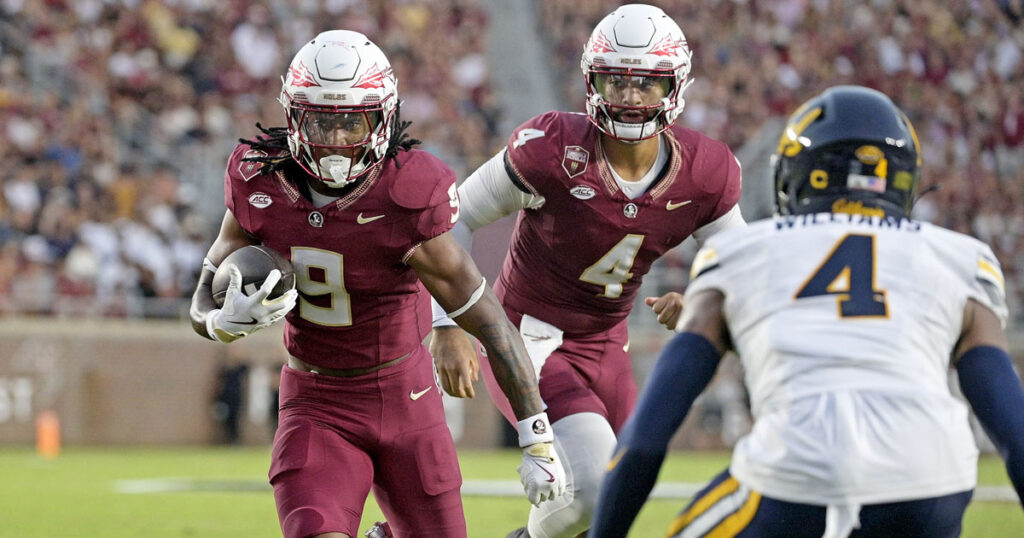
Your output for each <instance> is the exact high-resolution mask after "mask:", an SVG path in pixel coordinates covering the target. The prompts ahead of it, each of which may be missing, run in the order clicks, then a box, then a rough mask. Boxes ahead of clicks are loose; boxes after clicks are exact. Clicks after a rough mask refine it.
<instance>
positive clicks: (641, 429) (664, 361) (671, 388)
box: [588, 333, 721, 538]
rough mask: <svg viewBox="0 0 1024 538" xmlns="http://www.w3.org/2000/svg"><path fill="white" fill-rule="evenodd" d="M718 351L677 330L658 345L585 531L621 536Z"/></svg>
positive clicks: (710, 374) (704, 384)
mask: <svg viewBox="0 0 1024 538" xmlns="http://www.w3.org/2000/svg"><path fill="white" fill-rule="evenodd" d="M720 357H721V355H720V354H719V353H718V351H717V350H716V349H715V347H714V346H713V345H712V344H711V342H709V341H708V340H707V339H706V338H704V337H703V336H700V335H698V334H694V333H682V334H678V335H676V336H675V337H673V338H672V340H670V341H669V343H668V345H666V346H665V349H664V350H662V352H661V356H660V357H659V358H658V363H657V364H656V365H655V367H654V370H653V371H652V372H651V376H650V382H649V383H648V385H647V388H645V389H644V393H643V395H642V396H641V397H640V401H639V403H638V404H637V407H636V410H635V411H634V412H633V415H632V416H631V417H630V419H629V420H628V421H627V422H626V425H625V426H624V427H623V430H622V434H621V435H620V436H619V444H618V447H617V448H616V450H615V455H614V456H613V457H612V461H611V462H610V463H609V464H608V467H609V470H608V474H606V475H605V478H604V481H603V482H602V483H601V492H600V494H599V496H598V501H597V509H596V510H595V516H594V522H593V526H592V527H591V528H590V534H589V535H588V536H592V537H593V536H600V537H602V538H604V537H615V536H626V533H627V532H628V531H629V527H630V526H631V525H632V524H633V520H634V519H636V516H637V514H638V513H639V512H640V508H641V507H643V504H644V502H645V501H646V500H647V496H648V495H649V494H650V492H651V489H652V488H653V487H654V482H655V481H656V480H657V478H658V471H659V470H660V468H661V464H662V462H663V461H664V459H665V453H666V451H667V450H668V443H669V440H671V439H672V435H673V434H675V432H676V430H677V429H679V425H680V424H682V423H683V419H684V418H686V414H687V413H689V411H690V406H692V405H693V401H694V400H696V399H697V396H698V395H700V393H701V392H702V391H703V390H704V388H705V387H707V386H708V383H710V382H711V378H712V377H714V375H715V370H716V369H717V368H718V361H719V358H720Z"/></svg>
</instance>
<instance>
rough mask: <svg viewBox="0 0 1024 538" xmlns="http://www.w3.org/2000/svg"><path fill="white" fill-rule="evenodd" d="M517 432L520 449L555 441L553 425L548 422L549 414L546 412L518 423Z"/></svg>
mask: <svg viewBox="0 0 1024 538" xmlns="http://www.w3.org/2000/svg"><path fill="white" fill-rule="evenodd" d="M516 431H518V432H519V447H520V448H526V447H528V446H530V445H534V444H537V443H550V442H552V441H554V440H555V435H554V434H553V433H552V432H551V423H550V422H548V414H547V413H544V412H541V413H537V414H536V415H533V416H532V417H529V418H524V419H523V420H520V421H519V422H518V423H516Z"/></svg>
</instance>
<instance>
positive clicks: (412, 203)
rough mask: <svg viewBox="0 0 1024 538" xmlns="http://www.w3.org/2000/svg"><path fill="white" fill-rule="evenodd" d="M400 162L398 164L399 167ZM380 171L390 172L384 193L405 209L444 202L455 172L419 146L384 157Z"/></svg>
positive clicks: (387, 173)
mask: <svg viewBox="0 0 1024 538" xmlns="http://www.w3.org/2000/svg"><path fill="white" fill-rule="evenodd" d="M399 166H400V168H399ZM383 174H384V175H385V176H391V178H390V180H389V181H388V194H389V195H390V196H391V199H392V200H394V201H395V203H396V204H398V205H399V206H401V207H404V208H406V209H424V208H428V207H434V206H436V205H439V204H441V203H448V201H449V200H450V199H451V195H450V194H449V193H448V191H449V189H451V187H452V186H453V185H455V172H453V171H452V169H451V168H449V167H448V165H446V164H444V162H442V161H441V159H438V158H437V157H435V156H434V155H432V154H430V153H428V152H426V151H423V150H416V149H413V150H409V151H406V152H399V154H398V156H397V161H396V159H388V162H387V163H385V165H384V171H383Z"/></svg>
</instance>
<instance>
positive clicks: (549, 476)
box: [533, 462, 555, 482]
mask: <svg viewBox="0 0 1024 538" xmlns="http://www.w3.org/2000/svg"><path fill="white" fill-rule="evenodd" d="M533 464H534V465H536V466H537V467H539V468H540V470H541V471H544V472H545V473H547V475H548V480H547V481H548V482H554V481H555V475H553V474H551V471H549V470H547V469H545V468H544V466H543V465H541V464H539V463H537V462H533Z"/></svg>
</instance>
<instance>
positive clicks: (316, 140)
mask: <svg viewBox="0 0 1024 538" xmlns="http://www.w3.org/2000/svg"><path fill="white" fill-rule="evenodd" d="M283 82H284V84H283V86H282V88H281V96H280V98H279V99H278V100H279V101H280V102H281V104H282V105H283V106H284V110H285V115H286V116H287V118H288V148H289V149H290V150H291V154H292V157H293V158H294V159H295V161H296V162H298V163H299V165H301V166H302V168H303V169H305V170H306V171H307V172H309V173H310V174H311V175H313V176H314V177H316V178H319V179H320V180H321V181H323V182H324V183H326V184H327V185H328V186H330V187H334V188H339V187H344V186H345V185H347V184H349V183H351V182H353V181H355V180H357V179H359V178H360V177H362V176H363V175H364V174H366V173H367V172H369V171H370V170H372V169H373V168H374V167H375V166H377V165H379V164H380V163H381V162H383V160H384V154H385V153H386V152H387V149H388V143H389V142H390V138H391V131H392V125H393V124H394V122H395V110H396V108H397V106H398V80H397V79H396V78H395V74H394V71H393V70H392V69H391V63H390V62H389V61H388V59H387V57H386V56H385V55H384V53H383V52H382V51H381V50H380V48H378V47H377V45H374V44H373V43H372V42H371V41H370V40H369V39H368V38H367V37H366V36H364V35H363V34H360V33H358V32H351V31H348V30H331V31H328V32H323V33H321V34H320V35H318V36H316V37H315V38H313V40H312V41H310V42H309V43H306V44H305V45H304V46H303V47H302V48H301V49H299V52H298V53H297V54H296V55H295V58H293V59H292V63H291V65H289V66H288V75H287V76H285V77H284V80H283ZM360 148H361V149H362V152H361V153H359V152H358V151H356V154H353V150H359V149H360ZM317 150H320V151H317ZM347 155H351V157H349V156H347Z"/></svg>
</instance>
